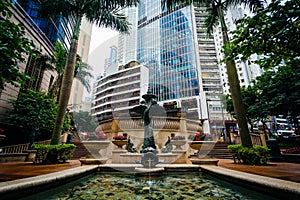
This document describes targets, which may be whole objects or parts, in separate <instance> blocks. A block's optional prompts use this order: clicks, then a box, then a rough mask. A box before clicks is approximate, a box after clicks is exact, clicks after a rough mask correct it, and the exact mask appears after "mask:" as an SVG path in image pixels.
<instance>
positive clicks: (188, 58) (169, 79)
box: [137, 0, 199, 101]
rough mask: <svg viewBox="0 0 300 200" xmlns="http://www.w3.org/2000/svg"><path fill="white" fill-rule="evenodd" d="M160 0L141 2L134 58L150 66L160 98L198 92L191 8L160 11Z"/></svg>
mask: <svg viewBox="0 0 300 200" xmlns="http://www.w3.org/2000/svg"><path fill="white" fill-rule="evenodd" d="M160 5H161V4H160V1H159V0H154V1H145V0H144V1H141V2H140V3H139V14H138V47H137V51H138V52H137V60H138V62H140V63H144V64H145V65H146V66H147V67H148V68H149V72H150V73H149V74H150V77H149V83H150V87H151V89H152V91H154V93H155V94H156V95H157V98H158V100H159V101H165V100H172V99H179V98H184V97H192V96H197V95H199V83H198V78H197V77H198V75H197V65H196V53H195V52H196V51H195V47H194V45H195V43H194V38H193V25H192V14H191V8H190V7H184V8H180V9H177V10H176V11H174V12H171V13H170V12H168V11H167V10H162V8H161V6H160Z"/></svg>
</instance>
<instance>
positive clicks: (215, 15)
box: [162, 0, 263, 147]
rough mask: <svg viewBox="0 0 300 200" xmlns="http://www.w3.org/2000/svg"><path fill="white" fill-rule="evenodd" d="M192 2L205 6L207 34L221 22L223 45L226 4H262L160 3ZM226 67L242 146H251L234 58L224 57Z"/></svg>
mask: <svg viewBox="0 0 300 200" xmlns="http://www.w3.org/2000/svg"><path fill="white" fill-rule="evenodd" d="M192 4H193V5H195V6H205V7H207V12H208V15H207V17H206V20H205V25H206V28H207V33H208V34H211V32H212V31H213V27H214V26H215V25H217V24H218V23H220V24H221V29H222V36H223V42H224V45H226V43H228V42H229V38H228V32H227V27H226V24H225V18H224V11H226V9H227V8H228V6H236V5H237V4H244V5H247V6H248V7H249V8H250V10H251V11H254V10H255V9H257V8H259V7H262V6H263V2H262V1H261V0H175V1H174V0H162V5H163V6H166V7H167V8H168V9H169V10H170V9H173V8H174V7H175V6H188V5H192ZM227 56H228V55H227V53H226V52H225V58H226V57H227ZM226 67H227V75H228V82H229V87H230V92H231V96H232V101H233V107H234V112H235V114H236V117H237V121H238V125H239V130H240V136H241V142H242V145H243V146H244V147H252V142H251V138H250V133H249V129H248V124H247V118H246V112H245V108H244V105H243V101H242V95H241V87H240V82H239V79H238V74H237V70H236V66H235V62H234V60H233V59H226Z"/></svg>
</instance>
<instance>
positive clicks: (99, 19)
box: [86, 10, 130, 33]
mask: <svg viewBox="0 0 300 200" xmlns="http://www.w3.org/2000/svg"><path fill="white" fill-rule="evenodd" d="M92 12H94V13H87V15H86V18H87V19H88V20H89V21H91V22H94V23H95V24H96V25H97V26H99V27H104V28H111V29H113V30H116V31H119V32H122V33H128V32H129V25H130V24H129V22H128V21H127V18H126V16H125V15H124V14H120V13H118V10H114V11H109V10H99V11H96V10H94V11H92ZM95 16H96V17H95Z"/></svg>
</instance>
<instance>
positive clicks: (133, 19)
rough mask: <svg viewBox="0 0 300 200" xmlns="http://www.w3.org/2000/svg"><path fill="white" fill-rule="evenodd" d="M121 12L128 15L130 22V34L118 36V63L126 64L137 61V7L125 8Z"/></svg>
mask: <svg viewBox="0 0 300 200" xmlns="http://www.w3.org/2000/svg"><path fill="white" fill-rule="evenodd" d="M121 13H122V14H125V15H126V16H127V20H128V22H129V23H130V30H129V34H119V37H118V48H117V52H118V65H125V64H127V63H128V62H131V61H136V45H137V43H136V42H137V7H136V6H133V7H129V8H125V9H123V10H122V11H121Z"/></svg>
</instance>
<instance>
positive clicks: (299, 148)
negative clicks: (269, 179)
mask: <svg viewBox="0 0 300 200" xmlns="http://www.w3.org/2000/svg"><path fill="white" fill-rule="evenodd" d="M286 153H294V154H298V153H300V147H293V148H290V149H288V150H287V151H286Z"/></svg>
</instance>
